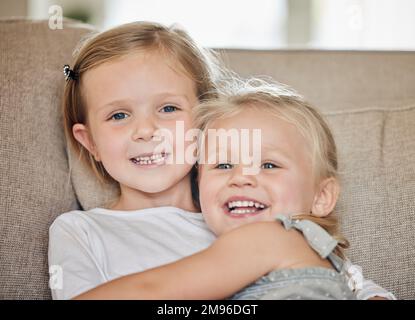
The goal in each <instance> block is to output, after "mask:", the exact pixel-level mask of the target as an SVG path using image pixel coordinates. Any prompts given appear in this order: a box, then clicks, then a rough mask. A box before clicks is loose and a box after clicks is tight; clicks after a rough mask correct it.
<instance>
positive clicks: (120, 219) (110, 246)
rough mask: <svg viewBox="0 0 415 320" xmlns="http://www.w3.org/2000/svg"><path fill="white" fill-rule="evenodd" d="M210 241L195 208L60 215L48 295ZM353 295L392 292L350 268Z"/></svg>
mask: <svg viewBox="0 0 415 320" xmlns="http://www.w3.org/2000/svg"><path fill="white" fill-rule="evenodd" d="M214 240H215V235H214V234H213V233H212V232H211V231H210V230H209V228H208V226H207V225H206V223H205V222H204V220H203V216H202V214H201V213H193V212H188V211H185V210H182V209H179V208H175V207H159V208H149V209H143V210H136V211H115V210H109V209H103V208H95V209H91V210H89V211H78V210H76V211H70V212H67V213H64V214H62V215H60V216H59V217H58V218H57V219H56V220H55V221H54V222H53V224H52V225H51V227H50V229H49V272H50V273H51V277H50V282H49V284H50V287H51V290H52V297H53V299H70V298H73V297H75V296H77V295H79V294H81V293H83V292H85V291H88V290H89V289H92V288H95V287H96V286H98V285H100V284H102V283H105V282H108V281H110V280H113V279H116V278H119V277H121V276H124V275H127V274H132V273H136V272H141V271H144V270H147V269H149V268H154V267H158V266H161V265H164V264H166V263H170V262H173V261H176V260H178V259H181V258H183V257H186V256H188V255H191V254H193V253H195V252H198V251H200V250H203V249H205V248H207V247H208V246H209V245H210V244H211V243H212V242H213V241H214ZM349 268H352V269H350V270H353V272H354V273H353V275H352V276H353V278H354V280H355V282H356V280H358V282H360V283H361V284H362V285H361V286H360V287H358V288H354V289H357V294H358V298H360V299H367V298H369V297H371V296H375V295H379V296H383V297H386V298H389V299H393V298H394V297H393V295H391V294H390V293H388V292H387V291H386V290H384V289H382V288H380V287H378V286H377V285H375V284H374V283H373V282H371V281H367V280H364V279H363V276H362V275H361V273H360V274H359V273H356V270H358V266H353V265H351V264H350V265H349Z"/></svg>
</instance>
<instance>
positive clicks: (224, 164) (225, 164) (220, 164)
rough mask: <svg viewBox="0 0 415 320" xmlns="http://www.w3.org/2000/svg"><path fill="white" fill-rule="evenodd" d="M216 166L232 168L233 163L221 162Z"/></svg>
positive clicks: (218, 167)
mask: <svg viewBox="0 0 415 320" xmlns="http://www.w3.org/2000/svg"><path fill="white" fill-rule="evenodd" d="M216 168H217V169H225V170H226V169H232V165H231V164H229V163H219V164H218V165H217V166H216Z"/></svg>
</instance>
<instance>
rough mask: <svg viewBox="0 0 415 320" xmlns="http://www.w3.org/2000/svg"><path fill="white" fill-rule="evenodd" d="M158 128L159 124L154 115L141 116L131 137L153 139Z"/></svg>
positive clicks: (133, 138)
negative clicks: (157, 124) (156, 122)
mask: <svg viewBox="0 0 415 320" xmlns="http://www.w3.org/2000/svg"><path fill="white" fill-rule="evenodd" d="M156 130H157V126H156V124H155V122H154V120H153V119H152V117H143V116H141V117H140V119H138V120H137V121H136V122H135V130H134V132H133V135H132V137H131V138H132V140H134V141H151V140H152V139H153V138H154V134H155V131H156Z"/></svg>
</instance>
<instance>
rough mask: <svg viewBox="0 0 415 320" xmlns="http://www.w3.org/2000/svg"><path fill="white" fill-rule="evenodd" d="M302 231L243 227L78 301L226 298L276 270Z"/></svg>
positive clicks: (277, 226) (273, 225)
mask: <svg viewBox="0 0 415 320" xmlns="http://www.w3.org/2000/svg"><path fill="white" fill-rule="evenodd" d="M298 235H299V234H298V232H296V231H286V230H284V229H283V226H282V225H281V224H279V223H276V222H259V223H253V224H249V225H245V226H242V227H240V228H238V229H235V230H232V231H230V232H228V233H226V234H224V235H222V236H221V237H219V238H218V239H217V240H216V242H215V243H213V244H212V245H211V246H210V247H209V248H207V249H205V250H203V251H201V252H198V253H196V254H193V255H191V256H189V257H186V258H183V259H181V260H179V261H176V262H173V263H170V264H167V265H164V266H161V267H157V268H153V269H149V270H146V271H143V272H140V273H135V274H131V275H127V276H123V277H121V278H118V279H115V280H112V281H109V282H107V283H105V284H102V285H100V286H98V287H96V288H94V289H92V290H90V291H87V292H85V293H83V294H81V295H79V296H77V297H76V298H75V299H224V298H227V297H229V296H231V295H232V294H234V293H236V292H238V291H239V290H240V289H242V288H243V287H245V286H247V285H249V284H250V283H252V282H254V281H255V280H257V279H258V278H260V277H261V276H262V275H265V274H266V273H268V272H270V271H271V270H273V269H275V268H276V267H277V266H278V263H279V262H278V260H279V257H278V256H284V255H283V254H282V252H286V250H284V247H290V246H291V244H292V242H291V243H290V240H292V239H291V238H293V237H294V238H298ZM277 253H278V254H277Z"/></svg>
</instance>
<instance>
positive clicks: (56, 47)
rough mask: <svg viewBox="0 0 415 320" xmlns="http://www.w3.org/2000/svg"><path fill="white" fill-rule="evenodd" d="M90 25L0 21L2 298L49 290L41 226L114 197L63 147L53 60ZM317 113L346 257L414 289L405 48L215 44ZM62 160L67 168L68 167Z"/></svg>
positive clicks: (401, 289) (388, 282)
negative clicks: (329, 153) (337, 195)
mask: <svg viewBox="0 0 415 320" xmlns="http://www.w3.org/2000/svg"><path fill="white" fill-rule="evenodd" d="M88 32H90V29H88V28H87V27H86V26H85V25H80V24H77V23H74V22H69V21H65V22H64V28H63V30H50V29H49V28H48V24H47V22H45V21H43V22H42V21H38V22H33V21H25V20H3V21H0V39H1V41H0V48H1V50H0V72H1V73H0V74H1V75H0V90H1V91H0V120H1V121H0V137H1V139H0V144H1V145H0V188H1V189H0V298H2V299H48V298H50V294H49V290H48V268H47V247H48V227H49V225H50V223H51V222H52V221H53V220H54V219H55V218H56V217H57V216H58V215H59V214H61V213H63V212H66V211H69V210H72V209H75V208H84V209H88V208H91V207H94V206H98V205H100V204H101V203H102V202H103V201H105V200H106V199H108V198H110V197H111V196H112V195H113V192H114V188H113V187H101V186H100V185H99V184H98V183H97V181H96V180H95V179H94V178H93V176H92V175H91V173H90V172H88V171H87V170H86V169H85V168H83V167H82V166H80V165H79V163H77V161H75V159H74V158H73V157H71V154H70V153H68V152H67V150H66V147H65V141H64V135H63V131H62V123H61V118H60V98H61V94H62V88H63V84H64V79H63V74H62V66H63V64H65V63H70V62H71V54H72V51H73V49H74V47H75V45H76V43H77V42H78V40H79V39H80V38H81V37H82V36H83V35H85V34H86V33H88ZM223 56H224V60H225V62H226V63H227V64H228V65H229V66H230V67H231V68H233V69H234V70H235V71H237V72H239V73H241V74H242V75H252V74H255V75H269V76H272V77H274V78H275V79H277V80H278V81H281V82H284V83H287V84H289V85H291V86H293V87H294V88H296V89H297V90H298V91H300V92H301V93H303V94H304V95H305V96H306V97H307V98H308V99H309V100H310V101H311V102H313V103H314V104H315V105H317V106H318V107H319V108H321V110H322V111H323V112H324V114H325V115H326V116H327V118H328V121H329V122H330V124H331V126H332V129H333V131H334V133H335V138H336V140H337V144H338V147H339V154H340V171H341V177H342V184H343V190H342V194H341V199H340V201H339V204H338V207H337V208H338V212H339V213H340V216H341V220H342V223H343V230H344V232H345V234H346V235H347V236H348V238H349V239H350V241H351V249H350V250H349V252H348V254H349V256H350V257H351V259H352V260H353V262H355V263H357V264H360V265H361V266H362V267H363V270H364V274H365V275H366V277H367V278H370V279H372V280H374V281H376V282H377V283H379V284H380V285H382V286H384V287H385V288H387V289H389V290H392V291H393V292H394V293H395V294H396V295H397V297H398V298H401V299H410V298H412V299H413V298H415V232H414V231H415V230H414V226H415V52H367V51H322V50H311V51H310V50H292V51H291V50H289V51H248V50H225V51H224V52H223ZM70 167H71V170H70V169H69V168H70Z"/></svg>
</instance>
